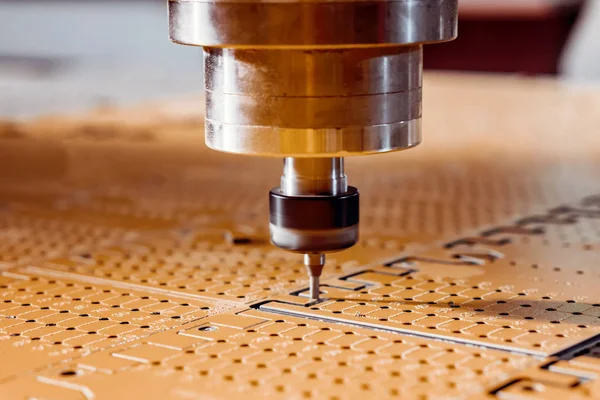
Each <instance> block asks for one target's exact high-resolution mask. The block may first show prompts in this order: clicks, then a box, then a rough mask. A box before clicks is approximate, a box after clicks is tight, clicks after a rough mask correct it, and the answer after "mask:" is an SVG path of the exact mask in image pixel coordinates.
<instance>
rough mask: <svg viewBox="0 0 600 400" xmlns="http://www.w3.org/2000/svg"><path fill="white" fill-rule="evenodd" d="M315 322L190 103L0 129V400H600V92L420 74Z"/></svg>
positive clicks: (257, 192) (302, 277)
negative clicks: (414, 139) (408, 112)
mask: <svg viewBox="0 0 600 400" xmlns="http://www.w3.org/2000/svg"><path fill="white" fill-rule="evenodd" d="M424 104H425V107H424V143H423V144H422V145H420V146H419V147H417V148H416V149H414V150H410V151H405V152H400V153H394V154H386V155H377V156H369V157H357V158H351V159H349V160H348V171H347V174H348V177H349V179H350V183H351V184H352V185H353V186H356V187H358V188H359V189H360V191H361V197H362V200H361V208H362V210H361V241H360V243H359V245H357V246H356V247H355V248H353V249H350V250H348V251H346V252H342V253H337V254H333V255H331V256H330V257H329V261H328V264H327V266H326V268H325V272H324V276H323V279H322V291H323V293H324V294H323V297H324V298H323V299H322V300H321V301H320V302H319V303H316V304H315V303H311V301H310V300H309V298H308V297H307V294H306V291H307V276H306V272H305V270H304V267H303V266H302V264H301V257H300V256H298V255H294V254H289V253H285V252H283V251H281V250H278V249H276V248H275V247H273V246H272V245H270V244H269V240H268V223H267V219H268V209H267V208H268V204H267V203H268V198H267V193H268V190H269V189H270V188H271V187H274V186H277V182H278V179H279V175H280V174H281V160H276V159H261V158H252V157H244V156H235V155H227V154H221V153H216V152H213V151H211V150H208V149H207V148H206V147H205V146H204V144H203V135H202V126H203V116H202V100H201V99H199V98H190V99H181V100H179V101H172V102H164V103H161V104H148V105H144V106H139V107H134V108H128V109H117V108H110V107H105V108H103V109H98V110H96V111H93V112H90V113H86V114H80V115H63V116H50V117H41V118H39V119H36V120H32V121H27V122H15V121H6V122H4V123H1V124H0V359H1V362H0V398H1V399H38V400H69V399H87V400H90V399H111V400H112V399H132V398H148V399H217V398H231V399H237V398H248V399H259V398H260V399H263V398H285V399H310V398H316V399H365V398H399V399H494V398H498V399H560V400H566V399H598V398H600V350H599V349H600V290H599V287H600V135H599V134H598V130H600V90H592V89H589V88H582V87H574V86H568V85H565V84H560V83H558V82H555V81H552V80H545V79H533V78H519V77H491V76H475V75H474V76H468V75H441V74H440V75H435V74H434V75H428V76H426V78H425V102H424Z"/></svg>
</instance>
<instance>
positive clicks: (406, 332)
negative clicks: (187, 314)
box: [251, 300, 546, 360]
mask: <svg viewBox="0 0 600 400" xmlns="http://www.w3.org/2000/svg"><path fill="white" fill-rule="evenodd" d="M273 303H280V304H288V305H294V306H298V304H293V303H288V302H284V301H279V300H278V301H264V302H262V303H259V304H255V305H253V306H251V307H252V308H254V309H256V310H260V311H262V312H267V313H271V314H276V315H285V316H288V317H295V318H303V319H308V320H313V321H320V322H325V323H330V324H335V325H344V326H351V327H356V328H362V329H370V330H373V331H378V332H386V333H393V334H396V335H403V336H410V337H418V338H422V339H430V340H435V341H438V342H443V343H451V344H460V345H467V346H472V347H477V348H480V349H487V350H501V351H504V352H507V353H511V354H521V355H526V356H531V357H535V358H537V359H540V360H542V359H544V358H546V354H544V353H541V352H535V351H528V350H524V349H513V348H511V349H507V348H505V347H502V346H496V345H493V344H491V345H484V344H482V343H481V342H476V341H470V340H459V339H452V338H449V337H447V336H442V335H433V334H425V333H421V332H415V331H411V330H407V329H394V328H385V327H381V326H377V325H374V324H367V323H359V322H352V321H348V320H343V319H337V318H325V317H321V316H318V315H310V314H303V313H300V312H294V311H283V310H276V309H272V308H269V307H268V304H273Z"/></svg>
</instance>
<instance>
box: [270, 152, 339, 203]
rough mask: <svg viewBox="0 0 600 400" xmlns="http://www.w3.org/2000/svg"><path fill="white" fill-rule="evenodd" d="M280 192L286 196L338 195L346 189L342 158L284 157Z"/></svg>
mask: <svg viewBox="0 0 600 400" xmlns="http://www.w3.org/2000/svg"><path fill="white" fill-rule="evenodd" d="M280 188H281V192H282V193H283V194H284V195H286V196H302V195H321V194H322V195H334V196H335V195H339V194H343V193H346V191H347V190H348V178H347V177H346V174H345V172H344V159H343V158H291V157H288V158H285V159H284V160H283V175H282V176H281V186H280Z"/></svg>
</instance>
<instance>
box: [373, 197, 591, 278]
mask: <svg viewBox="0 0 600 400" xmlns="http://www.w3.org/2000/svg"><path fill="white" fill-rule="evenodd" d="M577 205H578V208H575V207H573V206H570V205H561V206H558V207H554V208H551V209H549V210H548V211H547V212H546V214H542V215H532V216H528V217H523V218H520V219H518V220H516V221H515V222H514V223H513V224H512V225H503V226H497V227H493V228H490V229H487V230H485V231H483V232H481V233H480V234H479V236H474V237H463V238H459V239H456V240H453V241H451V242H447V243H445V244H443V245H442V248H444V249H447V250H451V249H453V248H455V247H457V246H467V247H471V246H476V245H483V246H486V248H485V249H483V251H485V252H487V253H482V254H470V253H466V252H464V251H462V252H458V253H456V254H452V255H451V258H447V259H434V258H428V257H419V256H405V257H402V258H399V259H396V260H393V261H390V262H388V263H386V264H385V266H386V267H392V268H393V267H396V266H398V264H406V265H407V266H411V265H414V263H418V262H427V263H435V264H446V265H486V264H489V263H493V262H494V261H495V260H496V259H497V258H498V257H497V255H495V254H493V253H492V252H494V251H496V250H495V249H494V248H495V247H502V246H507V245H510V244H511V243H512V242H513V240H512V239H511V238H510V237H509V238H507V237H502V238H498V239H495V238H494V237H496V236H498V235H524V236H538V235H543V234H544V233H545V232H546V230H545V229H544V225H573V224H576V223H578V222H579V221H580V220H581V219H582V218H600V194H599V195H594V196H588V197H586V198H584V199H582V200H580V201H579V202H578V203H577ZM579 207H583V208H579ZM487 247H489V248H487ZM499 254H501V253H499Z"/></svg>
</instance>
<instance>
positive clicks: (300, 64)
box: [204, 46, 422, 157]
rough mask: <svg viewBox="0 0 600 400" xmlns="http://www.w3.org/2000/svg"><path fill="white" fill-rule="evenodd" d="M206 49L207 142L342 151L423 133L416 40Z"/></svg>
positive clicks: (285, 152) (401, 144) (310, 153)
mask: <svg viewBox="0 0 600 400" xmlns="http://www.w3.org/2000/svg"><path fill="white" fill-rule="evenodd" d="M204 55H205V74H206V128H207V129H206V141H207V144H208V146H209V147H211V148H213V149H215V150H221V151H225V152H231V153H242V154H253V155H262V156H277V157H281V156H284V157H342V156H347V155H354V154H366V153H377V152H386V151H393V150H400V149H404V148H408V147H413V146H415V145H417V144H418V143H419V142H420V139H421V132H420V118H421V84H422V74H421V71H422V47H421V46H396V47H376V48H370V49H364V48H343V49H341V48H340V49H313V50H298V49H260V50H257V49H222V48H205V52H204Z"/></svg>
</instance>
